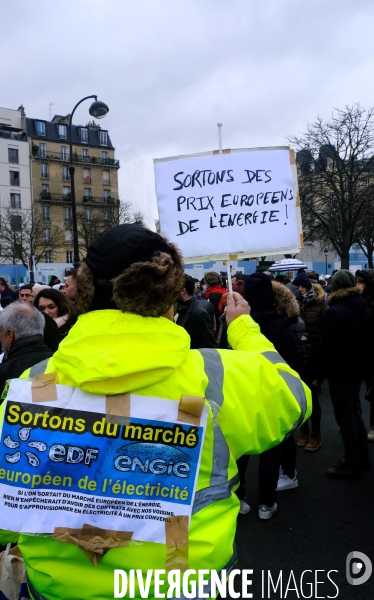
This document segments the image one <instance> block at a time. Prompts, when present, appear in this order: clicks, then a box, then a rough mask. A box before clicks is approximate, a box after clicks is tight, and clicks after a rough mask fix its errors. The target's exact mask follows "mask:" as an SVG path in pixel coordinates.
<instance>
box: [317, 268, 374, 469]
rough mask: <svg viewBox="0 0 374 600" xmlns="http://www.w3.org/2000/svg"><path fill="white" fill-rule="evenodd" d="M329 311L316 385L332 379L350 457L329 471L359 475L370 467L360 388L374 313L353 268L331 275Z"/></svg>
mask: <svg viewBox="0 0 374 600" xmlns="http://www.w3.org/2000/svg"><path fill="white" fill-rule="evenodd" d="M331 286H332V293H331V294H330V295H329V298H328V303H329V309H328V311H327V312H326V314H325V316H324V318H323V321H322V346H321V361H320V365H319V369H318V375H317V381H316V384H317V385H320V384H321V382H322V381H323V379H324V378H326V379H327V380H328V382H329V390H330V397H331V400H332V403H333V407H334V414H335V418H336V421H337V423H338V425H339V427H340V432H341V434H342V440H343V444H344V450H345V458H344V460H343V461H339V462H338V463H337V464H336V465H335V467H332V468H330V469H327V471H326V475H328V476H329V477H333V478H335V479H355V478H357V477H359V476H360V474H361V470H366V469H369V468H370V458H369V450H368V443H367V431H366V428H365V425H364V422H363V420H362V415H361V411H360V400H359V394H360V386H361V381H362V378H363V376H364V370H365V365H366V362H367V357H368V356H369V354H370V353H371V344H372V339H373V315H372V313H371V311H370V309H369V308H367V306H366V303H365V300H364V299H363V298H362V296H361V290H360V289H359V288H358V287H356V285H355V279H354V277H353V275H352V273H351V272H350V271H347V270H346V269H342V270H341V271H338V272H337V273H336V274H335V275H334V276H333V278H332V282H331Z"/></svg>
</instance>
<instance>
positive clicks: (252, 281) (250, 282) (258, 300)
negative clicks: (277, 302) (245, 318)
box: [244, 271, 275, 316]
mask: <svg viewBox="0 0 374 600" xmlns="http://www.w3.org/2000/svg"><path fill="white" fill-rule="evenodd" d="M244 298H245V299H246V300H247V302H248V304H249V306H250V307H251V309H252V310H255V311H257V310H271V311H274V298H275V292H274V290H273V286H272V285H271V281H270V278H269V276H268V275H266V273H261V271H256V273H252V275H250V276H249V277H247V278H246V280H245V287H244ZM252 316H253V315H252Z"/></svg>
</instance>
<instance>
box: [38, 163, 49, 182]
mask: <svg viewBox="0 0 374 600" xmlns="http://www.w3.org/2000/svg"><path fill="white" fill-rule="evenodd" d="M40 177H41V178H42V179H48V177H49V173H48V164H47V163H40Z"/></svg>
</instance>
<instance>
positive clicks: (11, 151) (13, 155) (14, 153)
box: [8, 148, 18, 165]
mask: <svg viewBox="0 0 374 600" xmlns="http://www.w3.org/2000/svg"><path fill="white" fill-rule="evenodd" d="M8 162H10V163H13V164H16V165H18V150H17V148H8Z"/></svg>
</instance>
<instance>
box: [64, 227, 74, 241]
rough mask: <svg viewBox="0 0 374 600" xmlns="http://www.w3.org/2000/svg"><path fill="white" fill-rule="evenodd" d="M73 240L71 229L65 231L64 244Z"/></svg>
mask: <svg viewBox="0 0 374 600" xmlns="http://www.w3.org/2000/svg"><path fill="white" fill-rule="evenodd" d="M72 239H73V234H72V231H71V229H65V242H71V241H72Z"/></svg>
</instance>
